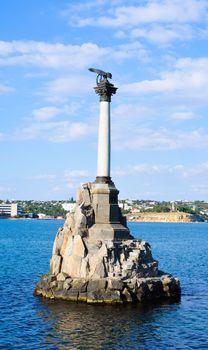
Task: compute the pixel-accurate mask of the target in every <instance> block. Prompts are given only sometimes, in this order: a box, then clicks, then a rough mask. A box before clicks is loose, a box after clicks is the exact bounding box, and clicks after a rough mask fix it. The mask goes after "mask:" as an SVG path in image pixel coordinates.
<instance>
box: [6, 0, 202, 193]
mask: <svg viewBox="0 0 208 350" xmlns="http://www.w3.org/2000/svg"><path fill="white" fill-rule="evenodd" d="M89 67H96V68H101V69H103V70H106V71H110V72H111V73H112V75H113V83H114V84H115V85H116V86H117V87H118V91H117V94H116V95H115V96H113V98H112V103H111V115H112V167H111V168H112V172H111V173H112V178H113V180H114V182H115V184H116V186H117V187H118V189H119V190H120V198H138V199H157V200H163V199H164V200H180V199H192V200H193V199H201V200H208V176H207V172H208V155H207V149H208V118H207V114H208V113H207V112H208V98H207V96H208V2H207V1H204V0H198V1H196V0H183V1H181V0H164V1H163V0H160V1H159V0H158V1H157V0H155V1H153V0H149V1H147V0H141V1H138V0H137V1H133V0H132V1H131V0H128V1H125V0H115V1H113V0H112V1H110V2H109V1H107V0H100V1H99V0H97V1H79V0H78V1H67V0H62V1H58V0H44V1H42V0H30V1H28V0H21V1H19V0H7V1H4V2H3V3H2V4H1V11H0V120H1V123H0V147H1V158H0V159H1V160H0V164H1V165H0V198H1V199H7V198H9V199H43V200H48V199H67V198H69V197H71V196H74V195H75V193H76V188H77V187H78V186H79V185H80V183H82V182H86V181H93V180H94V179H95V176H96V165H97V164H96V162H97V131H98V119H99V101H98V96H96V94H95V93H94V91H93V86H94V85H95V76H94V75H93V74H92V73H90V72H89V71H88V68H89Z"/></svg>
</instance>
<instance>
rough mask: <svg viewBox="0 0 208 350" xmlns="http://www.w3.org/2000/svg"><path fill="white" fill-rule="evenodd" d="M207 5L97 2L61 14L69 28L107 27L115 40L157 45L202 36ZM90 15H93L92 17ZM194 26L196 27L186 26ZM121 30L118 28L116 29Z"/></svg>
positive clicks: (189, 0) (194, 0)
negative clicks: (130, 40)
mask: <svg viewBox="0 0 208 350" xmlns="http://www.w3.org/2000/svg"><path fill="white" fill-rule="evenodd" d="M207 10H208V4H207V1H205V0H200V1H198V0H183V1H181V0H149V1H148V0H145V1H142V2H140V3H138V2H136V5H135V2H133V3H132V5H131V2H130V1H129V2H128V5H126V2H125V1H111V2H110V3H109V2H107V1H99V2H98V3H97V2H96V3H95V4H93V3H91V2H90V3H89V6H88V5H87V4H76V5H70V6H68V7H67V8H66V9H65V11H62V15H63V16H64V17H65V18H67V19H68V24H69V25H70V26H78V27H87V26H93V27H96V26H98V27H110V28H113V29H114V30H117V32H115V34H114V36H115V37H116V38H119V39H123V38H125V37H129V36H130V37H134V38H135V37H136V38H138V37H142V38H144V39H147V40H150V41H152V42H154V43H157V44H162V45H164V44H165V45H166V44H168V43H169V42H171V41H173V40H176V39H179V40H189V39H191V38H193V37H194V36H196V35H199V36H200V37H203V36H205V35H206V34H205V32H206V28H204V26H205V24H206V19H207ZM92 11H93V12H92ZM92 13H93V16H92ZM196 23H197V24H198V27H197V28H191V27H190V26H189V24H190V25H193V24H196ZM120 28H121V29H120Z"/></svg>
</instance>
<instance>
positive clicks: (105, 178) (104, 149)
mask: <svg viewBox="0 0 208 350" xmlns="http://www.w3.org/2000/svg"><path fill="white" fill-rule="evenodd" d="M116 90H117V88H116V87H115V86H114V85H113V84H111V83H109V81H108V80H107V79H104V80H101V81H100V82H99V83H98V85H97V86H96V87H95V92H96V93H97V94H98V95H99V96H100V122H99V133H98V160H97V177H96V182H99V183H100V182H101V183H108V182H110V156H111V132H110V130H111V126H110V102H111V96H112V95H113V94H115V93H116Z"/></svg>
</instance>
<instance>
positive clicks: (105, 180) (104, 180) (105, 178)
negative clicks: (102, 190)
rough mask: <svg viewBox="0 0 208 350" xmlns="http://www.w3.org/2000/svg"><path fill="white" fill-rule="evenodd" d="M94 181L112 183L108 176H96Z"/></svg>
mask: <svg viewBox="0 0 208 350" xmlns="http://www.w3.org/2000/svg"><path fill="white" fill-rule="evenodd" d="M95 183H99V184H109V183H112V180H111V177H110V176H96V180H95Z"/></svg>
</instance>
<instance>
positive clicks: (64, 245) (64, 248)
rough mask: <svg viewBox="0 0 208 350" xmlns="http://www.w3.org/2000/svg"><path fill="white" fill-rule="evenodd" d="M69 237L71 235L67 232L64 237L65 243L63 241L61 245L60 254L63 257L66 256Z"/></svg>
mask: <svg viewBox="0 0 208 350" xmlns="http://www.w3.org/2000/svg"><path fill="white" fill-rule="evenodd" d="M68 239H69V235H68V234H65V235H64V238H63V243H62V246H61V250H60V254H61V256H62V257H64V254H65V250H66V246H67V242H68Z"/></svg>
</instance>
